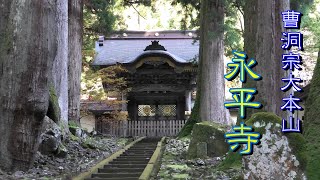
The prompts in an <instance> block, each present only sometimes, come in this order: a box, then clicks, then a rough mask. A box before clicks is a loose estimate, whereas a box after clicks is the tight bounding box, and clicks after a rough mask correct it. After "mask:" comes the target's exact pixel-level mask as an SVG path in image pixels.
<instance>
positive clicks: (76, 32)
mask: <svg viewBox="0 0 320 180" xmlns="http://www.w3.org/2000/svg"><path fill="white" fill-rule="evenodd" d="M68 3H69V120H72V121H75V122H77V123H78V124H80V80H81V67H82V24H83V22H82V21H83V18H82V16H83V15H82V10H83V0H68Z"/></svg>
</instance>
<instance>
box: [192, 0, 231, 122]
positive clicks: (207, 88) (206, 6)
mask: <svg viewBox="0 0 320 180" xmlns="http://www.w3.org/2000/svg"><path fill="white" fill-rule="evenodd" d="M201 14H202V15H201V25H203V26H202V27H201V28H202V31H201V32H202V33H201V34H200V36H201V40H202V41H201V42H200V50H201V51H200V62H201V63H200V73H201V79H199V80H200V81H201V82H200V89H201V92H199V91H198V93H201V95H200V118H201V120H202V121H215V122H219V123H228V119H227V115H226V112H227V110H226V109H225V107H224V101H225V80H224V76H223V75H224V58H223V57H224V56H223V55H224V42H223V32H224V30H223V24H224V0H215V1H211V0H203V1H202V2H201Z"/></svg>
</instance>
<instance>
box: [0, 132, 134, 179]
mask: <svg viewBox="0 0 320 180" xmlns="http://www.w3.org/2000/svg"><path fill="white" fill-rule="evenodd" d="M129 141H131V140H128V139H123V138H122V139H117V138H110V137H109V138H106V137H94V138H90V139H88V138H87V139H86V140H81V139H79V138H69V139H67V140H66V141H65V142H64V146H65V147H66V149H68V153H67V155H66V157H65V158H59V157H57V156H55V155H52V154H51V155H43V154H41V153H40V152H39V151H38V152H37V155H36V160H35V162H34V166H33V168H32V169H30V170H29V171H27V172H22V171H17V172H12V173H10V172H9V173H8V172H3V171H1V170H0V179H1V180H11V179H12V180H13V179H37V180H38V179H39V180H49V179H50V180H51V179H56V180H63V179H71V177H72V175H75V174H79V173H80V172H83V171H85V170H87V169H88V168H90V167H92V166H94V165H95V164H97V163H98V162H100V161H101V160H102V159H104V158H106V157H108V156H110V155H111V154H112V153H114V152H116V151H117V150H118V149H120V148H122V147H123V146H124V145H126V144H127V143H128V142H129Z"/></svg>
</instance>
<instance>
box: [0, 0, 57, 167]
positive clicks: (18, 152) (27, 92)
mask: <svg viewBox="0 0 320 180" xmlns="http://www.w3.org/2000/svg"><path fill="white" fill-rule="evenodd" d="M55 3H56V1H54V0H42V1H40V0H34V1H20V0H12V1H7V0H0V134H1V138H0V167H1V168H3V169H6V170H15V169H22V170H24V169H27V168H29V167H30V165H31V164H32V162H33V159H34V155H35V152H36V151H37V149H38V138H39V133H40V130H41V125H42V122H43V119H44V117H45V115H46V112H47V109H48V99H49V92H48V77H49V76H50V75H51V65H52V63H53V60H54V58H55V54H56V50H57V49H56V47H57V44H56V41H55V40H56V33H57V30H56V23H55V13H56V12H55V11H56V4H55Z"/></svg>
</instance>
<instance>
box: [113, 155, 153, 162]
mask: <svg viewBox="0 0 320 180" xmlns="http://www.w3.org/2000/svg"><path fill="white" fill-rule="evenodd" d="M150 158H151V157H132V156H120V157H118V158H117V160H120V161H123V160H127V161H136V160H137V161H139V160H148V161H149V160H150Z"/></svg>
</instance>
